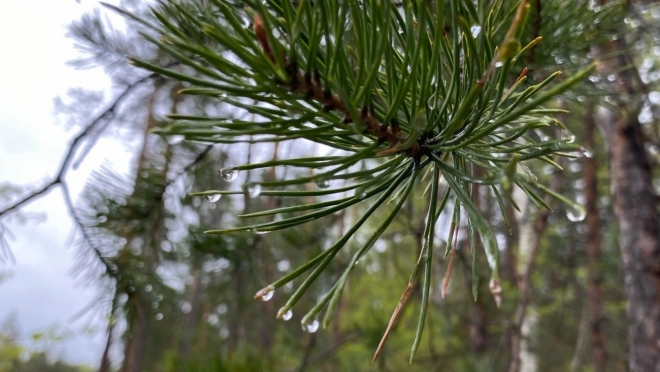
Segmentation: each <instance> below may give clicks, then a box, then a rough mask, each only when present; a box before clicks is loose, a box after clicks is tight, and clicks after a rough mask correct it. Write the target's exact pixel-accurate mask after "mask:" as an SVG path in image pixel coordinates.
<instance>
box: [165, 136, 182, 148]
mask: <svg viewBox="0 0 660 372" xmlns="http://www.w3.org/2000/svg"><path fill="white" fill-rule="evenodd" d="M184 138H185V137H184V136H182V135H180V134H175V135H173V136H169V137H167V143H169V144H170V145H172V146H174V145H178V144H179V143H181V141H183V140H184Z"/></svg>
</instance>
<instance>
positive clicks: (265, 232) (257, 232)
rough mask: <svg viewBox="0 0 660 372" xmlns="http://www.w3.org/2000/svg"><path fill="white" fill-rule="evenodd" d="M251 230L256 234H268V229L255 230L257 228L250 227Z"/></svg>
mask: <svg viewBox="0 0 660 372" xmlns="http://www.w3.org/2000/svg"><path fill="white" fill-rule="evenodd" d="M251 231H252V232H253V233H255V234H257V235H266V234H268V233H269V232H270V231H265V230H257V229H252V230H251Z"/></svg>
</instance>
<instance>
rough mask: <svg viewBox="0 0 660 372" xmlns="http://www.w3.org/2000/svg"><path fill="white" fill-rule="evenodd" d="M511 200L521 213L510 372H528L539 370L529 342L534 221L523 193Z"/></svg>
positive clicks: (515, 193)
mask: <svg viewBox="0 0 660 372" xmlns="http://www.w3.org/2000/svg"><path fill="white" fill-rule="evenodd" d="M513 198H514V200H515V201H516V204H518V206H519V207H520V210H521V212H520V213H516V214H515V216H516V224H517V225H518V259H517V262H518V269H517V272H518V292H519V293H518V296H519V300H518V301H519V302H518V306H517V308H516V312H515V314H514V320H513V323H514V325H513V330H512V332H511V342H510V346H511V363H510V365H509V372H531V371H536V370H538V360H537V358H536V356H535V355H534V353H533V352H532V351H531V350H530V347H529V339H530V338H531V334H532V331H533V329H534V328H535V325H536V323H537V322H538V319H537V316H536V315H535V311H534V308H533V307H532V306H529V292H530V288H529V287H530V285H531V283H530V278H529V276H528V275H525V273H527V272H529V269H530V267H531V264H532V262H533V260H534V257H535V256H536V249H535V246H536V245H537V244H538V243H536V242H535V240H536V239H538V237H536V238H535V236H534V220H535V219H534V218H532V215H531V210H530V206H529V199H528V198H527V195H525V193H524V191H522V190H521V189H519V188H515V189H514V191H513Z"/></svg>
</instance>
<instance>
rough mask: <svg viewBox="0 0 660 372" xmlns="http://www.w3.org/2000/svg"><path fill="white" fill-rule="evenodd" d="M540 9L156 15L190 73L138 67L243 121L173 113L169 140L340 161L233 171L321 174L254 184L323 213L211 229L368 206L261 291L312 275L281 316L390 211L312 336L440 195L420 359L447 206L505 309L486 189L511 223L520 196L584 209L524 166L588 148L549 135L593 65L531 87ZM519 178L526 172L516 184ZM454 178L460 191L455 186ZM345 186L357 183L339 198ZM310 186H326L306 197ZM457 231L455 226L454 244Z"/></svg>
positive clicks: (374, 6) (210, 9)
mask: <svg viewBox="0 0 660 372" xmlns="http://www.w3.org/2000/svg"><path fill="white" fill-rule="evenodd" d="M529 12H530V7H529V6H528V5H527V4H526V2H525V1H522V2H520V3H519V4H518V5H517V6H516V5H514V4H512V3H510V2H505V1H495V2H492V3H491V2H486V1H479V2H477V4H476V5H474V4H473V2H469V1H468V2H464V1H449V2H444V1H431V2H428V1H404V2H402V3H401V4H397V3H394V2H391V1H387V0H368V1H343V2H322V1H321V2H311V1H300V2H290V1H280V0H269V1H263V2H261V1H249V0H248V1H244V2H242V3H240V4H237V3H235V2H230V1H223V0H212V1H201V0H195V1H171V2H168V3H166V4H162V6H161V7H159V8H157V9H154V10H153V15H154V16H155V18H156V19H157V20H158V22H156V23H150V22H149V21H147V20H141V22H142V23H143V24H145V25H148V27H149V28H150V29H151V30H153V31H154V32H156V35H153V34H147V33H145V34H144V37H145V38H146V39H148V40H149V41H151V42H152V43H154V44H155V45H157V46H158V47H159V48H160V50H161V51H162V52H164V53H166V54H168V55H169V56H171V57H172V58H174V59H175V60H176V61H177V62H178V63H179V65H178V66H177V67H170V68H166V67H162V66H160V65H158V64H155V63H152V62H149V61H145V60H141V59H133V60H132V62H133V63H134V64H135V65H136V66H139V67H143V68H146V69H149V70H151V71H153V72H156V73H159V74H162V75H163V76H167V77H169V78H172V79H174V80H178V81H180V82H182V83H183V84H184V86H185V88H183V89H182V90H181V91H180V92H181V93H183V94H188V95H195V96H203V97H206V98H212V99H215V100H216V101H217V102H222V103H224V104H226V105H229V106H230V107H232V108H233V109H234V110H235V111H236V112H237V113H238V114H236V115H234V116H232V117H217V116H205V115H202V116H194V115H181V114H173V115H170V116H169V118H170V120H171V123H170V124H169V125H167V126H166V127H165V128H164V129H159V130H158V132H159V133H161V134H163V135H168V136H172V135H176V136H184V137H185V138H186V139H188V140H191V141H200V142H205V143H225V144H237V143H244V142H247V143H257V144H258V143H271V142H281V141H290V140H294V139H299V138H303V139H306V140H309V141H313V142H316V143H319V144H322V145H325V146H327V147H329V148H331V149H332V152H333V153H334V154H335V155H330V154H328V155H323V156H308V155H307V154H299V153H296V154H293V155H292V157H291V158H287V159H278V160H272V161H267V162H262V163H249V164H245V165H241V166H236V167H232V168H230V169H223V170H221V173H222V175H223V177H224V178H225V179H227V180H232V179H233V178H235V176H234V173H233V172H237V171H248V170H254V169H264V168H270V167H296V168H303V169H307V170H309V172H311V173H312V175H305V176H298V177H295V178H290V179H284V180H270V181H252V182H248V183H246V184H245V185H244V190H245V193H246V194H247V195H249V196H250V197H256V196H259V195H261V196H278V197H282V198H287V199H288V198H292V199H294V200H300V199H299V198H305V197H312V196H317V197H322V201H320V202H313V203H307V202H304V201H301V202H297V203H294V204H293V205H292V206H287V207H279V208H278V207H276V208H273V209H269V210H267V211H264V212H261V213H248V214H244V215H242V216H240V217H241V218H243V219H246V220H250V219H254V218H258V217H263V216H274V217H276V218H273V219H270V220H267V221H266V222H260V223H259V222H257V223H249V222H248V223H247V224H245V225H243V226H240V227H235V228H225V229H221V230H211V231H207V233H210V234H225V233H230V232H239V231H252V232H255V233H257V234H265V233H268V232H271V231H276V230H282V229H286V228H289V227H294V226H299V225H301V224H305V223H309V222H311V221H315V220H317V219H320V218H322V217H326V216H330V215H332V214H335V213H338V212H340V211H343V210H345V209H346V208H349V207H352V206H355V205H365V206H366V207H367V210H366V211H365V212H364V213H363V214H362V215H361V216H360V217H359V218H358V219H357V221H356V222H355V224H354V225H353V226H352V227H350V228H349V229H348V230H347V232H346V233H345V234H344V235H343V236H342V237H341V238H340V239H338V240H337V242H336V243H335V244H333V245H332V246H331V247H330V248H328V249H326V250H324V251H323V252H321V253H320V254H319V255H318V256H316V257H315V258H313V259H312V260H310V261H309V262H307V263H306V264H304V265H302V266H300V267H299V268H298V269H296V270H294V271H292V272H291V273H289V274H288V275H286V276H284V277H282V278H281V279H279V280H277V281H275V282H273V283H271V284H270V285H269V286H267V287H265V288H264V289H263V290H261V291H260V292H258V293H257V296H256V297H263V296H266V295H268V293H269V292H271V291H274V290H276V289H277V288H280V287H281V286H283V285H285V284H287V283H289V282H291V281H292V280H294V279H296V278H298V277H300V276H301V275H303V274H305V273H308V272H309V275H308V276H307V277H306V279H305V280H304V281H303V282H302V284H300V286H299V287H298V289H297V290H296V291H295V292H294V293H293V294H292V295H291V297H290V299H289V300H288V301H287V303H286V304H285V305H284V307H282V308H281V309H280V311H279V312H278V317H282V316H284V314H286V313H287V312H288V311H289V310H290V309H291V308H293V307H294V306H295V305H296V304H297V303H298V301H299V300H300V299H301V298H302V296H303V295H304V294H305V292H306V291H307V290H308V289H309V288H310V286H311V285H312V284H313V283H314V282H315V281H316V280H317V278H318V277H319V276H320V275H321V273H322V272H324V271H325V270H326V269H327V268H328V267H329V265H330V263H331V262H332V261H333V259H334V258H335V257H336V256H337V254H338V252H339V251H340V250H342V248H343V247H345V246H346V244H347V242H349V240H350V239H351V238H353V237H354V235H355V234H356V233H357V232H358V231H359V230H360V229H361V228H362V226H363V225H364V224H365V223H366V222H367V220H369V219H370V218H372V216H375V215H378V214H380V213H385V215H386V216H387V217H386V218H385V219H384V220H383V221H382V223H381V224H380V226H379V227H378V228H376V229H375V231H374V232H373V234H372V235H371V236H370V237H369V238H368V239H367V241H366V242H365V243H364V244H363V245H362V246H361V247H360V248H359V249H358V250H357V251H356V252H355V254H354V256H353V259H352V260H351V261H349V262H348V263H347V264H346V268H345V271H344V274H343V275H341V276H340V277H339V278H338V279H337V280H336V281H335V282H334V284H333V285H332V286H331V287H330V289H329V290H328V291H327V292H326V294H325V295H324V296H322V297H321V299H320V300H319V301H318V303H317V305H316V306H314V307H312V308H311V310H310V311H309V313H308V314H307V315H306V316H304V317H303V320H302V323H303V327H306V328H310V329H315V328H316V327H318V325H319V323H318V321H317V320H316V318H317V317H318V316H319V314H320V312H321V311H322V310H323V309H324V308H327V311H326V314H325V317H324V319H323V325H324V326H327V325H328V323H329V321H330V319H331V318H332V314H333V312H334V311H335V309H336V308H337V304H338V301H339V298H340V296H341V293H342V291H343V289H344V287H345V285H346V282H347V278H348V275H349V274H350V272H351V271H352V270H353V268H354V266H355V265H356V263H357V262H358V260H359V259H360V258H361V257H362V256H364V254H366V253H367V252H368V251H369V249H370V248H371V247H372V246H373V244H374V243H375V242H376V241H377V240H378V238H379V237H380V236H381V235H382V234H383V232H384V231H385V230H386V229H387V228H388V226H390V224H391V222H392V220H393V219H394V217H395V216H396V215H397V213H398V211H399V210H400V208H401V206H402V205H403V203H405V202H406V200H408V199H409V198H411V197H412V196H413V195H415V194H417V195H420V193H421V195H423V196H424V197H425V198H427V203H428V206H430V207H429V208H428V212H427V213H426V218H425V224H424V226H425V227H424V231H423V239H422V246H421V247H420V249H419V259H418V260H417V262H416V264H415V265H414V270H413V273H412V275H411V276H410V286H411V287H412V285H414V284H415V283H416V282H417V276H418V275H417V273H418V271H422V272H423V274H422V278H423V279H422V307H421V311H420V317H419V323H418V324H419V325H418V331H417V336H416V337H415V340H414V346H413V354H414V352H415V350H416V348H417V345H418V344H419V341H420V339H421V335H422V330H423V326H424V320H425V317H426V308H427V306H428V301H429V300H428V299H429V291H430V286H431V282H432V279H431V271H432V270H431V262H432V254H433V252H434V248H435V246H436V244H435V236H436V234H435V227H436V225H437V221H438V219H439V218H440V216H441V215H442V214H443V212H444V211H445V208H446V207H447V206H448V203H447V201H448V200H449V199H451V200H452V201H454V202H453V214H452V215H453V223H454V224H459V223H460V221H461V216H464V217H465V219H466V223H467V227H468V231H469V237H470V240H471V243H472V245H473V247H474V248H473V249H472V259H471V261H472V266H473V269H472V273H473V274H472V285H473V290H472V292H473V296H474V298H475V299H476V298H477V294H478V288H479V280H478V279H479V275H478V272H479V270H478V267H479V266H478V262H479V260H478V259H477V256H478V254H479V250H478V249H477V248H476V247H478V246H479V243H481V246H482V247H483V250H484V253H485V256H486V262H487V263H488V265H489V267H490V270H491V274H490V282H489V288H490V290H491V292H492V293H493V295H494V296H495V300H496V301H497V302H499V301H500V296H501V294H500V293H501V284H500V278H499V260H498V247H497V240H496V238H495V234H494V232H493V230H492V228H491V227H490V225H489V222H488V221H487V220H486V219H485V218H484V217H483V216H482V214H481V212H480V210H479V207H478V206H476V205H475V204H474V203H473V200H472V192H473V190H474V188H475V187H485V188H489V189H490V190H491V192H492V193H493V194H494V195H495V196H496V197H497V200H498V204H499V206H500V209H501V212H502V216H503V218H504V219H505V220H506V219H507V217H506V212H505V210H504V208H505V204H506V203H512V204H515V203H513V201H512V200H511V196H510V194H509V190H510V188H511V187H512V186H513V185H516V186H518V187H520V188H521V189H522V190H524V191H525V193H526V194H527V195H528V196H529V197H530V198H531V200H532V201H533V202H534V203H535V204H536V205H538V206H539V207H548V206H547V203H546V202H545V201H544V199H543V197H542V196H541V195H542V194H543V193H548V194H549V195H550V196H553V197H557V198H559V199H560V200H562V201H565V202H568V203H572V202H570V200H568V199H566V198H564V197H562V196H561V195H558V194H556V193H554V192H551V191H550V190H549V189H548V188H546V187H544V186H542V185H540V184H538V183H537V177H536V176H535V175H534V174H533V173H532V172H531V170H529V169H530V168H529V167H528V166H526V164H530V163H531V162H533V161H535V160H539V161H541V162H545V163H547V164H549V165H552V166H557V165H556V163H555V162H554V161H553V160H552V159H551V155H555V154H556V155H566V156H576V155H579V153H578V151H581V148H580V147H579V146H578V145H576V144H574V143H572V142H573V141H572V139H571V138H568V137H566V138H560V139H555V138H551V137H548V136H547V135H546V132H545V131H546V129H544V128H545V127H548V126H553V125H560V124H559V123H558V122H557V121H556V120H555V119H554V118H553V117H552V114H553V113H556V112H560V111H559V110H554V109H545V108H543V107H542V105H543V104H545V103H547V102H548V101H550V100H551V99H552V98H554V97H556V96H557V95H558V94H561V93H562V92H564V91H566V90H568V89H569V88H571V87H572V86H573V85H575V84H576V83H578V82H579V81H580V80H581V79H583V78H584V77H586V76H588V74H590V73H591V71H593V69H594V67H595V65H590V66H588V67H586V68H585V69H583V70H581V71H579V72H577V73H575V74H574V75H573V76H571V77H568V78H566V79H564V80H563V81H561V82H560V83H558V84H557V85H554V86H553V87H551V88H549V87H548V86H549V85H550V84H551V82H552V81H553V80H554V79H555V78H557V76H559V73H558V72H557V73H552V74H549V76H547V77H546V78H544V79H542V80H540V82H538V83H537V84H534V85H530V86H526V83H525V81H526V79H527V69H526V68H522V67H521V61H522V57H523V56H525V55H526V53H529V52H530V50H532V49H533V48H535V46H536V44H538V43H539V42H540V41H541V40H540V38H535V39H533V40H524V39H523V38H525V37H526V36H525V35H527V33H525V32H524V28H525V26H526V24H527V22H528V20H529V17H528V15H529ZM133 17H134V18H138V17H137V16H133ZM506 26H509V27H506ZM521 46H522V47H521ZM240 115H250V120H245V119H242V118H241V119H238V118H237V117H242V116H240ZM518 169H522V170H524V173H523V174H519V173H517V170H518ZM478 171H480V173H479V172H478ZM478 174H480V175H478ZM441 179H442V180H443V181H444V182H443V183H446V184H443V186H442V187H441V186H440V180H441ZM334 180H345V181H347V182H348V183H347V185H346V186H344V187H341V188H333V187H327V186H328V185H329V184H330V183H331V182H332V181H334ZM308 183H316V184H317V185H318V186H319V189H318V190H310V189H308V188H307V189H303V190H301V189H299V188H295V187H296V186H298V185H304V184H308ZM237 193H240V192H236V191H225V190H209V191H205V192H198V193H194V195H206V196H208V197H211V198H213V197H214V196H215V195H224V194H237ZM390 203H393V204H392V207H391V208H389V209H387V210H386V209H385V206H386V205H387V204H390ZM449 213H451V212H449ZM507 223H508V222H507ZM453 233H454V230H453V229H450V230H449V236H448V238H447V241H448V242H451V241H452V238H453V235H452V234H453ZM448 247H449V246H448ZM447 253H449V248H448V252H447ZM402 301H403V302H405V298H404V300H402ZM411 357H412V355H411Z"/></svg>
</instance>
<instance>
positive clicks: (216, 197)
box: [204, 194, 222, 203]
mask: <svg viewBox="0 0 660 372" xmlns="http://www.w3.org/2000/svg"><path fill="white" fill-rule="evenodd" d="M221 196H222V194H209V195H204V198H206V200H208V201H209V202H211V203H215V202H217V201H218V200H220V197H221Z"/></svg>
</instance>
